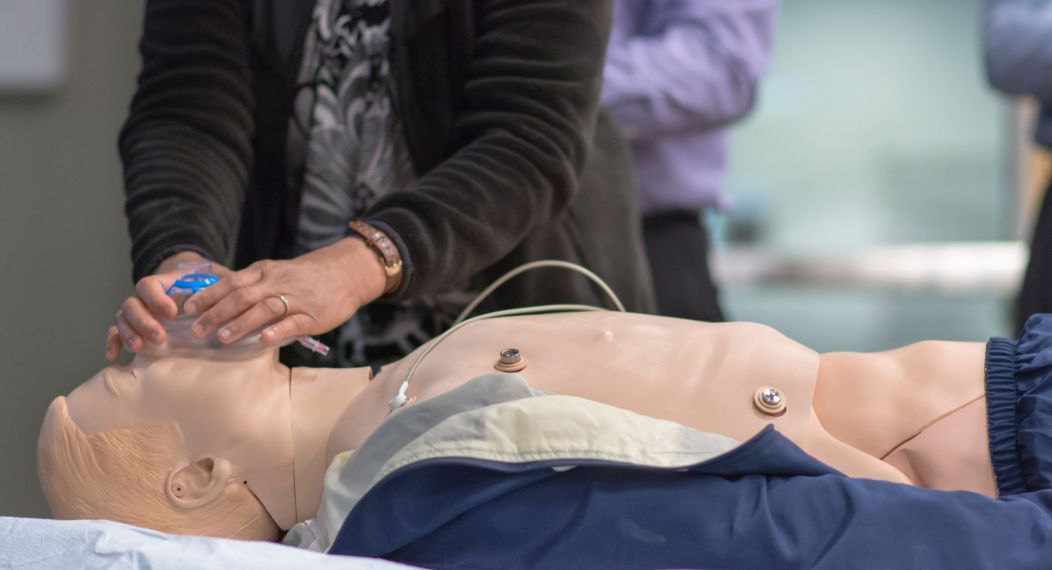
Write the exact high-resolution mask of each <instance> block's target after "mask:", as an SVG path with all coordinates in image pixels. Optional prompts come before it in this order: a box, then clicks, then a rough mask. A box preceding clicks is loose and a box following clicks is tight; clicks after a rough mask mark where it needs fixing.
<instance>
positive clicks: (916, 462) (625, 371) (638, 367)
mask: <svg viewBox="0 0 1052 570" xmlns="http://www.w3.org/2000/svg"><path fill="white" fill-rule="evenodd" d="M507 348H516V349H518V350H519V353H520V355H521V356H522V357H523V358H524V359H525V360H526V362H527V365H526V367H525V368H523V369H521V370H519V371H518V372H516V373H517V374H520V375H522V376H523V377H524V378H525V379H526V380H527V381H528V382H529V384H530V385H531V386H532V387H534V388H535V389H538V390H544V391H549V392H554V393H560V394H567V395H574V396H580V397H584V398H588V399H591V400H595V401H599V402H603V403H606V404H610V405H614V406H618V407H621V408H625V409H628V410H631V411H634V412H637V413H641V414H645V415H649V416H652V417H657V418H662V419H667V420H672V421H676V422H679V423H681V424H684V425H687V426H690V427H694V428H697V429H700V430H705V431H711V432H716V433H720V434H724V435H728V436H731V437H734V438H736V439H739V440H743V441H744V440H745V439H748V438H749V437H751V436H752V435H754V434H755V433H756V432H758V431H759V430H760V429H762V428H763V427H765V426H766V425H768V424H772V423H773V424H774V425H775V427H776V429H778V430H779V431H780V432H782V433H783V434H785V435H786V436H788V437H789V438H790V439H792V440H793V441H794V442H796V443H797V444H798V445H800V446H801V447H802V448H804V449H805V450H806V451H808V452H809V453H811V454H812V455H814V456H815V457H817V458H818V459H820V460H822V461H824V462H826V463H828V464H829V465H831V466H833V467H835V468H837V469H839V470H841V471H842V472H844V473H845V474H848V475H851V476H857V477H867V478H874V479H883V480H888V481H896V482H902V483H912V484H923V485H925V486H929V487H933V488H938V489H963V490H971V491H975V492H980V493H985V494H987V495H993V494H994V493H995V490H994V488H993V487H992V485H990V481H992V477H993V475H992V467H991V463H990V457H989V452H988V450H987V445H986V444H985V441H983V442H981V443H982V444H981V445H980V444H979V443H976V442H973V443H972V444H969V445H958V446H953V447H952V449H951V450H948V451H946V452H945V453H944V450H946V449H947V448H946V446H943V445H941V444H939V443H938V442H939V441H941V440H943V439H952V434H953V433H955V432H957V431H958V430H964V432H965V433H967V434H969V435H968V437H969V438H972V439H976V438H983V437H985V421H986V416H985V408H983V407H982V406H976V405H973V404H975V403H976V402H977V401H978V402H981V398H982V396H983V363H984V360H983V359H984V345H983V344H982V343H951V342H924V343H919V344H916V345H911V346H909V347H905V348H902V349H898V350H893V351H888V352H882V353H874V354H853V353H833V354H825V355H820V354H818V353H816V352H814V351H812V350H810V349H808V348H807V347H805V346H803V345H801V344H799V343H797V342H795V341H793V340H791V339H789V338H786V337H785V336H783V335H782V334H780V333H778V332H777V331H775V330H774V329H771V328H769V327H766V326H763V325H757V324H750V323H702V322H694V321H685V320H678V319H668V318H662V317H653V316H646V315H636V314H627V313H612V312H592V313H572V314H548V315H535V316H524V317H507V318H501V319H493V320H484V321H480V322H476V323H471V324H469V325H467V326H465V327H464V328H463V329H461V330H459V331H457V332H456V333H455V334H453V335H451V336H450V337H448V338H447V339H446V340H445V341H444V342H443V343H442V344H441V345H439V346H438V347H437V348H436V349H435V350H434V351H433V352H431V353H430V354H429V355H427V357H426V358H425V359H424V360H423V361H422V363H421V364H420V366H419V367H418V369H417V370H416V372H415V374H414V375H413V377H412V382H411V384H410V387H409V389H408V391H407V393H406V396H407V398H408V403H407V404H406V405H410V406H411V405H414V403H417V402H421V401H424V400H426V399H428V398H432V397H435V396H437V395H439V394H442V393H444V392H446V391H448V390H450V389H452V388H454V387H456V386H459V385H461V384H463V383H464V382H467V381H468V380H471V379H473V378H476V377H478V376H480V375H483V374H489V373H494V372H496V370H497V369H496V368H495V364H497V363H498V361H499V359H500V357H501V352H502V351H503V350H504V349H507ZM418 354H419V352H418V353H414V354H413V355H410V356H409V357H407V358H405V359H403V360H402V361H399V362H397V363H395V364H392V365H390V366H387V367H385V368H383V369H382V370H381V371H380V372H379V373H378V374H377V375H376V377H375V378H372V379H370V376H371V374H370V371H369V370H368V369H349V370H335V369H308V368H297V369H292V370H290V369H288V368H286V367H284V366H282V365H280V364H279V363H277V361H276V356H275V352H274V350H273V349H265V350H261V351H259V352H258V353H256V354H254V355H251V356H246V357H244V358H242V359H240V360H234V361H231V360H229V359H224V358H213V357H210V353H209V352H208V351H204V352H203V353H202V354H201V355H199V356H197V357H195V358H188V357H186V356H185V355H182V354H178V355H168V354H165V353H164V352H163V351H158V352H154V353H150V354H145V353H144V354H141V355H139V356H138V357H137V358H136V360H135V361H134V362H133V363H132V365H131V366H129V367H110V368H107V369H105V370H103V371H102V372H100V373H99V374H97V375H96V376H95V377H93V378H91V379H90V380H88V381H87V382H86V383H84V384H83V385H81V386H80V387H78V388H77V389H76V390H74V391H73V392H72V393H71V394H70V395H69V397H68V398H62V397H60V398H58V399H56V400H55V402H53V403H52V407H51V409H49V411H48V419H47V420H45V427H44V430H43V431H42V433H41V438H40V443H39V456H40V478H41V484H42V487H43V488H44V490H45V494H46V496H47V497H48V500H49V503H50V504H51V506H52V510H53V511H54V513H55V515H56V516H59V517H64V518H92V517H95V516H104V517H105V518H114V519H117V520H122V521H125V522H130V523H132V524H145V523H144V521H147V522H151V523H153V526H154V528H160V529H161V530H165V531H169V532H177V533H186V534H202V533H207V534H212V535H220V536H235V537H240V538H263V539H268V538H273V536H275V535H276V534H277V531H278V528H281V529H287V528H289V527H290V526H291V525H292V524H294V523H295V522H297V521H301V520H304V519H306V518H309V517H312V516H314V514H315V512H316V511H317V509H318V507H319V505H320V500H321V494H322V485H323V479H324V472H325V469H326V467H327V465H328V464H329V462H330V461H331V459H332V458H333V457H334V456H335V455H336V454H337V453H340V452H343V451H347V450H353V449H357V448H358V447H360V446H361V444H362V442H364V441H365V439H366V438H367V437H368V436H369V435H370V434H371V433H372V432H373V431H374V430H375V429H376V427H377V426H378V425H379V424H380V423H381V422H383V421H384V419H385V418H386V417H387V416H388V414H389V413H390V408H389V407H388V403H389V401H390V400H391V399H392V397H393V396H395V395H396V394H397V393H398V391H399V388H400V386H401V385H402V383H403V381H404V380H405V377H406V374H407V372H408V370H409V368H410V366H411V365H412V363H413V361H414V359H415V357H416V355H418ZM769 388H773V389H774V390H775V391H776V394H777V398H774V399H773V400H772V401H774V400H777V404H778V406H776V407H765V405H764V400H763V398H761V397H760V395H762V394H764V393H765V392H764V390H765V389H769ZM758 393H759V394H760V395H758ZM767 395H768V397H769V398H770V397H772V394H771V393H767ZM783 406H784V409H782V407H783ZM63 417H68V421H67V422H66V423H63V422H62V421H61V419H62V418H63ZM56 418H58V419H56ZM56 426H58V427H56ZM157 426H168V427H167V428H158V429H167V430H168V432H169V433H168V435H167V436H166V438H167V439H165V440H164V443H163V445H154V446H153V447H150V446H149V445H145V444H144V445H145V447H147V448H149V449H148V451H149V453H146V452H141V453H140V452H137V453H139V455H138V456H137V457H140V459H137V460H129V459H128V457H127V455H128V453H127V452H126V450H127V446H126V445H123V444H122V446H114V445H111V443H112V442H111V441H110V440H111V439H113V438H112V436H113V434H120V435H122V436H123V437H125V438H130V439H132V440H135V439H136V438H139V439H140V440H143V441H147V442H149V441H150V440H145V439H143V438H145V436H144V435H142V434H143V431H144V430H150V429H154V428H156V427H157ZM100 472H106V473H114V472H116V473H119V475H120V476H117V475H114V476H113V479H114V480H113V481H110V480H109V479H107V478H106V477H101V476H98V473H100ZM974 472H978V473H980V475H974ZM157 473H160V474H162V475H163V476H159V475H157ZM85 474H94V475H93V476H86V475H85ZM137 480H141V481H146V483H144V484H141V485H136V486H133V487H134V488H132V487H129V485H128V481H137ZM111 483H112V485H114V486H118V485H119V486H121V487H123V488H125V489H132V490H127V491H125V492H123V493H122V494H121V500H120V501H118V503H119V504H118V505H116V506H114V504H112V501H111V502H107V501H106V500H104V499H97V500H96V499H94V498H95V497H106V496H110V495H112V493H109V494H108V493H107V492H105V489H103V490H100V489H99V488H100V487H106V486H108V485H110V484H111ZM245 490H247V491H249V492H248V493H245V492H243V491H245ZM260 504H261V505H262V506H263V507H264V508H265V511H266V513H268V514H269V519H270V520H269V521H266V522H268V523H269V525H261V524H260V522H259V520H258V517H257V518H252V516H251V510H250V507H252V506H253V505H255V506H257V507H258V505H260ZM217 505H219V506H217ZM220 507H221V508H220ZM217 509H218V510H219V511H221V512H224V513H226V512H234V511H238V512H243V513H247V514H245V516H244V517H243V518H244V520H242V519H238V518H236V517H232V519H231V520H237V521H240V522H231V523H230V525H231V527H233V526H235V525H236V526H237V527H238V528H227V529H223V528H220V529H216V527H215V525H214V524H211V525H210V524H207V523H206V521H205V518H206V517H211V518H210V519H209V520H213V521H214V519H215V518H216V515H215V512H216V511H217ZM169 511H171V512H173V513H177V514H178V515H179V516H178V517H176V516H167V515H166V514H165V513H168V512H169ZM100 513H101V514H100ZM157 521H163V522H161V523H158V522H157ZM147 526H149V525H147ZM252 533H255V534H252ZM246 534H249V536H246Z"/></svg>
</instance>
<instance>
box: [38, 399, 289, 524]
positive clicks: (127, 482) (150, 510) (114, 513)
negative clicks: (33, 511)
mask: <svg viewBox="0 0 1052 570" xmlns="http://www.w3.org/2000/svg"><path fill="white" fill-rule="evenodd" d="M182 446H183V436H182V432H181V431H180V430H179V426H178V425H176V424H175V423H174V422H169V423H165V424H159V425H154V426H150V427H146V428H141V429H116V430H112V431H107V432H101V433H96V434H91V435H86V434H84V432H82V431H81V430H80V428H79V427H78V426H77V424H76V423H75V422H74V421H73V419H72V418H71V417H70V415H69V408H68V407H67V405H66V398H65V397H63V396H59V397H58V398H55V400H54V401H52V402H51V405H50V406H48V410H47V415H46V416H45V418H44V425H43V427H42V428H41V430H40V439H39V440H38V441H37V476H38V477H39V479H40V486H41V488H42V489H43V490H44V496H45V498H46V499H47V502H48V505H49V506H50V507H51V512H52V514H53V515H54V516H55V518H59V519H108V520H114V521H118V522H122V523H127V524H131V525H136V526H141V527H146V528H152V529H155V530H159V531H162V532H169V533H175V534H194V535H206V536H214V537H221V538H238V539H245V540H276V539H277V537H278V526H277V525H276V524H275V523H274V520H273V519H272V518H271V517H270V515H269V514H268V513H267V511H266V509H265V508H264V507H263V504H262V503H260V501H259V499H257V498H256V497H255V495H253V494H252V492H251V491H249V490H248V489H247V488H246V487H244V486H242V485H239V484H237V483H236V482H232V483H231V484H227V485H226V487H225V488H224V489H223V492H222V494H221V495H220V496H219V497H218V498H217V499H216V500H214V501H211V502H209V503H207V504H204V505H201V506H200V507H196V508H193V509H186V508H180V507H179V506H177V505H175V504H173V503H172V502H171V501H170V500H169V498H168V496H167V494H166V492H165V485H166V480H167V478H168V476H169V473H170V472H171V471H172V470H173V466H174V456H175V454H176V453H177V452H178V451H179V450H180V449H181V448H182Z"/></svg>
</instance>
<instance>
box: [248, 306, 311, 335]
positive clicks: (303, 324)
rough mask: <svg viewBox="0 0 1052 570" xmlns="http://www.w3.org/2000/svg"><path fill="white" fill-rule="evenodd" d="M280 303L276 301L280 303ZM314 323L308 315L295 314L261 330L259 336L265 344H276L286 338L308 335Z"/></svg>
mask: <svg viewBox="0 0 1052 570" xmlns="http://www.w3.org/2000/svg"><path fill="white" fill-rule="evenodd" d="M280 302H281V301H278V303H280ZM315 325H316V323H315V321H314V319H312V318H311V317H310V316H309V315H306V314H304V313H296V314H293V315H289V316H287V317H285V318H284V319H281V321H279V322H277V323H274V324H273V325H271V326H269V327H267V328H265V329H263V332H262V333H260V336H261V337H262V339H263V342H265V343H267V344H272V343H278V342H281V341H283V340H285V339H287V338H290V337H295V336H299V335H302V334H310V331H311V330H312V329H313V328H316V327H315Z"/></svg>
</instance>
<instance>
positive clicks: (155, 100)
mask: <svg viewBox="0 0 1052 570" xmlns="http://www.w3.org/2000/svg"><path fill="white" fill-rule="evenodd" d="M246 28H247V23H246V10H245V7H244V5H243V2H242V1H239V0H148V1H147V3H146V18H145V24H144V27H143V35H142V41H141V43H140V52H141V54H142V71H141V72H140V74H139V85H138V90H137V91H136V93H135V97H134V98H133V100H132V103H131V111H130V114H129V117H128V120H127V122H126V123H125V124H124V127H123V129H122V130H121V134H120V141H119V147H120V154H121V159H122V161H123V164H124V182H125V194H126V201H125V212H126V214H127V216H128V229H129V233H130V234H131V239H132V261H133V263H134V269H133V272H134V277H135V278H136V279H138V278H140V277H142V276H143V275H146V274H148V273H150V272H151V271H153V270H154V269H155V268H156V266H157V264H158V263H160V262H161V260H162V259H163V257H165V256H167V255H170V254H172V253H175V251H177V250H181V249H185V250H194V251H198V252H200V253H202V254H204V255H206V256H208V257H210V258H212V259H216V260H225V259H226V258H227V256H228V254H229V252H230V248H231V247H232V244H233V241H234V237H235V236H236V230H237V223H238V217H239V213H240V208H241V203H242V200H243V197H244V193H245V187H246V184H247V176H248V174H247V173H248V169H249V162H250V160H251V154H252V150H251V137H252V131H253V121H252V110H253V105H254V101H253V97H252V86H251V72H250V69H249V63H248V47H247V40H246V37H247V34H246Z"/></svg>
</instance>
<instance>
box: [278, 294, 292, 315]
mask: <svg viewBox="0 0 1052 570" xmlns="http://www.w3.org/2000/svg"><path fill="white" fill-rule="evenodd" d="M275 297H277V298H278V300H279V301H281V304H282V305H285V314H284V315H281V318H283V319H284V318H285V317H287V316H289V300H288V299H286V298H285V296H284V295H275Z"/></svg>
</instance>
